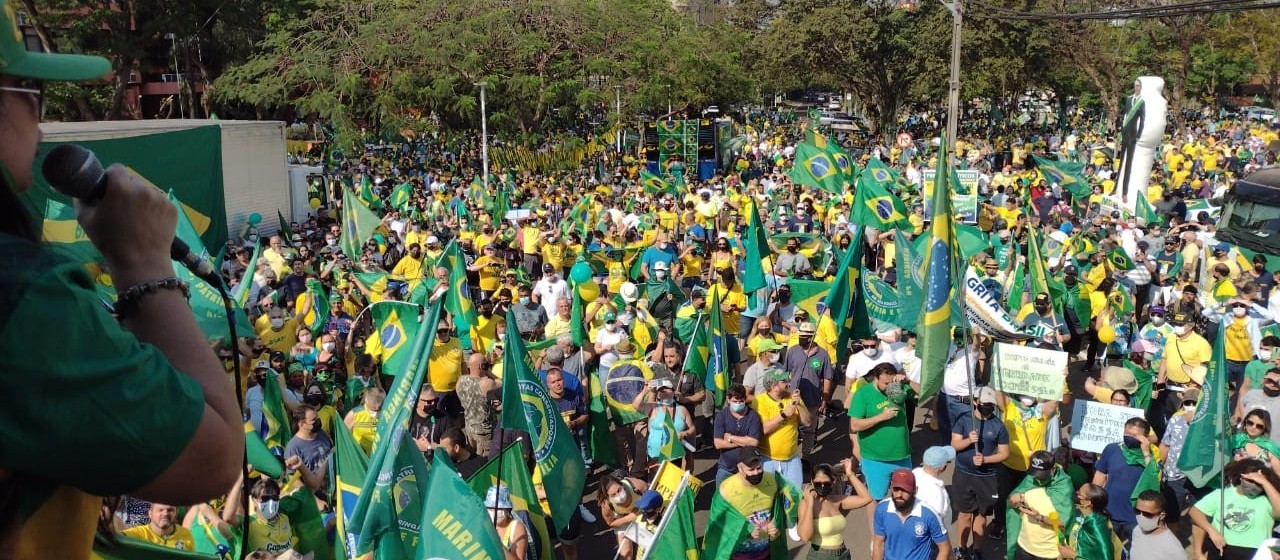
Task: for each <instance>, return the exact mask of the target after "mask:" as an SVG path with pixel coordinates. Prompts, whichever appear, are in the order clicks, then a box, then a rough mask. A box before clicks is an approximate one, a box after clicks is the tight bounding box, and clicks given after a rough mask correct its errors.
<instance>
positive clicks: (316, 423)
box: [311, 418, 324, 432]
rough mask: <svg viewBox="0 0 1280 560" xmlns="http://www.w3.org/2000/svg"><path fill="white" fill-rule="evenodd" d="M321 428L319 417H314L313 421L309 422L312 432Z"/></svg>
mask: <svg viewBox="0 0 1280 560" xmlns="http://www.w3.org/2000/svg"><path fill="white" fill-rule="evenodd" d="M322 428H324V426H323V425H322V424H320V419H319V418H316V419H315V421H314V422H312V423H311V431H313V432H318V431H320V430H321V429H322Z"/></svg>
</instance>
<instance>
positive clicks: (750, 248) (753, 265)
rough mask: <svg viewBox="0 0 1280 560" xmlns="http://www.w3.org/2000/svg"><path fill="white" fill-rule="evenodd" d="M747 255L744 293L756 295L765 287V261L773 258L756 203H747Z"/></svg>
mask: <svg viewBox="0 0 1280 560" xmlns="http://www.w3.org/2000/svg"><path fill="white" fill-rule="evenodd" d="M746 245H747V251H746V253H747V255H746V259H745V261H744V263H743V267H742V268H743V272H742V291H744V292H746V293H748V294H754V293H755V292H756V290H759V289H761V288H763V287H765V270H764V264H763V261H764V259H766V258H769V257H771V256H773V252H772V251H770V250H769V239H768V237H767V236H766V235H765V231H764V226H762V225H760V213H759V211H757V209H756V201H755V199H752V200H751V201H750V202H748V203H747V236H746Z"/></svg>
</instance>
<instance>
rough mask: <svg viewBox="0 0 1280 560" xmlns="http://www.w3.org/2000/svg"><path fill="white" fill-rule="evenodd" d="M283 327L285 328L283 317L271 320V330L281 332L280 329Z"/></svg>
mask: <svg viewBox="0 0 1280 560" xmlns="http://www.w3.org/2000/svg"><path fill="white" fill-rule="evenodd" d="M283 326H284V318H283V317H279V318H277V317H272V318H271V328H273V329H276V330H280V327H283Z"/></svg>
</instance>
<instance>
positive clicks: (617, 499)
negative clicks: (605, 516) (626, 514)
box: [609, 494, 627, 506]
mask: <svg viewBox="0 0 1280 560" xmlns="http://www.w3.org/2000/svg"><path fill="white" fill-rule="evenodd" d="M609 501H610V502H613V504H614V505H619V506H620V505H622V504H625V503H627V495H626V494H617V495H612V496H609Z"/></svg>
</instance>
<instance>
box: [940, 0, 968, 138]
mask: <svg viewBox="0 0 1280 560" xmlns="http://www.w3.org/2000/svg"><path fill="white" fill-rule="evenodd" d="M963 1H964V0H954V1H953V2H950V3H948V2H945V1H943V2H942V5H943V6H946V7H947V11H948V12H951V84H950V87H949V91H948V95H947V153H948V154H950V155H951V158H952V162H954V161H955V159H954V158H955V153H956V133H957V129H958V127H959V120H960V33H961V28H962V25H963V22H964V3H963Z"/></svg>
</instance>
